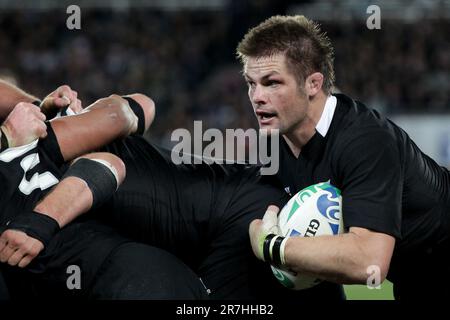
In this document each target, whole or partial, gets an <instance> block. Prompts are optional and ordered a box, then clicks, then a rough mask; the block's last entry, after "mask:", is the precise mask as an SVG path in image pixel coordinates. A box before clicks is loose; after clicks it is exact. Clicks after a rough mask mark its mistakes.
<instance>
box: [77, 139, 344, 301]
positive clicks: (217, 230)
mask: <svg viewBox="0 0 450 320" xmlns="http://www.w3.org/2000/svg"><path fill="white" fill-rule="evenodd" d="M102 151H107V152H110V153H113V154H115V155H117V156H119V158H120V159H122V161H123V162H124V163H125V166H126V168H127V177H126V178H125V180H124V182H123V184H122V185H121V187H120V188H119V189H118V191H117V192H116V193H115V194H114V195H113V197H112V198H111V199H110V201H108V202H107V203H106V204H105V205H104V206H102V207H100V208H98V209H97V210H95V211H93V212H90V213H89V215H87V216H85V218H86V219H89V218H93V217H95V218H97V219H101V220H103V221H104V223H105V224H112V225H113V226H115V227H116V229H117V230H119V231H121V232H122V233H123V234H124V235H125V236H127V237H129V238H131V239H133V240H136V241H139V242H144V243H147V244H151V245H153V246H157V247H160V248H163V249H165V250H167V251H169V252H171V253H173V254H175V255H176V256H177V257H179V258H180V259H181V260H183V262H185V263H186V264H187V265H188V266H189V267H190V268H191V269H192V270H193V271H194V272H195V273H196V274H197V275H198V276H199V277H200V278H201V279H202V283H203V284H204V286H205V287H206V289H207V292H208V293H209V296H210V298H213V299H254V298H261V299H292V300H302V301H307V300H317V299H336V298H337V299H341V298H342V292H341V291H340V288H338V289H337V290H336V289H335V288H334V287H332V288H331V287H330V288H327V290H324V289H323V287H320V286H319V287H317V288H313V289H310V290H304V291H298V292H294V291H291V290H288V289H286V288H284V287H282V285H281V284H279V283H278V281H277V280H276V279H275V277H274V276H273V275H272V272H271V270H270V268H269V267H268V266H267V265H266V264H264V263H262V262H261V261H258V260H257V259H255V258H254V256H253V255H252V251H251V246H250V242H249V237H248V232H247V230H248V225H249V223H250V221H252V220H253V219H255V218H261V217H262V216H263V215H264V212H265V208H266V207H267V206H268V205H269V204H273V203H275V204H277V205H278V206H281V205H283V204H284V203H285V202H286V201H287V196H286V195H285V193H284V192H283V191H282V190H281V188H279V187H274V186H273V183H274V182H273V181H271V177H262V176H260V175H259V167H255V166H245V165H238V164H236V165H219V164H207V163H202V164H192V165H190V164H182V165H175V164H174V163H173V162H172V160H171V152H170V151H169V150H164V149H161V148H158V147H156V146H153V145H151V144H150V143H148V142H147V141H146V140H145V139H143V138H142V137H140V136H136V135H133V136H130V137H127V138H125V139H122V140H117V141H115V142H113V143H111V144H109V145H108V146H106V147H105V148H104V149H102ZM192 163H194V161H192ZM74 236H75V235H74ZM75 238H76V237H75ZM155 261H158V260H155ZM157 264H159V262H158V263H153V265H157Z"/></svg>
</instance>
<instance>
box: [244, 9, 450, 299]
mask: <svg viewBox="0 0 450 320" xmlns="http://www.w3.org/2000/svg"><path fill="white" fill-rule="evenodd" d="M237 53H238V56H239V58H240V59H241V62H242V64H243V71H244V72H243V73H244V76H245V79H246V81H247V83H248V95H249V98H250V101H251V103H252V106H253V109H254V111H255V114H256V116H257V118H258V121H259V125H260V128H264V129H269V130H270V129H279V130H280V133H281V134H282V137H280V140H281V141H280V146H281V147H280V149H281V150H280V158H281V159H280V170H279V172H278V174H277V176H278V178H279V181H280V182H281V184H282V187H283V188H285V189H286V190H289V192H290V193H291V194H295V193H297V192H298V191H299V190H301V189H303V188H305V187H307V186H309V185H312V184H316V183H318V182H325V181H330V183H331V184H333V185H334V186H336V187H337V188H339V189H340V190H341V191H342V197H343V204H342V206H343V207H342V211H343V221H344V226H345V229H346V231H347V232H345V233H344V234H342V235H338V236H320V237H313V238H306V237H291V238H285V239H283V237H281V236H280V238H277V240H276V241H279V242H280V247H279V250H278V251H277V252H274V253H273V254H274V256H275V255H282V257H280V258H281V261H282V262H284V263H283V265H284V266H285V267H287V268H290V269H292V270H294V271H296V272H301V273H306V274H310V275H313V276H316V277H319V278H322V279H325V280H329V281H332V282H335V283H347V284H353V283H360V284H366V282H367V280H368V276H369V275H371V273H369V271H368V270H374V268H370V267H373V266H375V267H376V268H377V269H378V270H379V273H378V275H379V280H380V281H383V280H384V279H385V278H386V277H387V278H388V279H390V280H391V281H392V282H393V283H394V295H395V297H396V299H436V298H437V299H442V298H445V297H449V293H450V291H449V290H450V286H449V284H450V280H449V277H447V276H446V275H447V274H448V272H449V271H450V267H449V264H448V263H446V262H445V261H446V260H445V256H446V255H447V254H448V252H450V251H449V249H450V245H449V243H450V242H449V241H450V240H449V235H450V232H449V231H450V230H449V229H450V223H449V222H450V173H449V171H448V170H447V169H445V168H443V167H441V166H439V165H438V164H437V163H436V162H435V161H434V160H433V159H431V158H430V157H428V156H427V155H425V154H424V153H423V152H421V150H420V149H419V148H418V147H417V146H416V145H415V144H414V142H413V141H412V140H411V139H410V138H409V136H408V135H407V134H406V133H405V132H404V131H403V130H402V129H401V128H399V127H398V126H397V125H395V124H394V123H393V122H392V121H390V120H388V119H386V118H385V117H383V116H382V115H380V114H379V113H378V112H377V111H375V110H373V109H370V108H368V107H366V106H365V105H364V104H362V103H361V102H358V101H355V100H353V99H352V98H350V97H348V96H346V95H343V94H333V93H332V87H333V84H334V80H335V77H334V71H333V48H332V45H331V43H330V40H329V39H328V37H327V36H326V34H324V33H322V31H321V30H320V28H319V26H318V25H317V24H316V23H314V22H313V21H311V20H309V19H307V18H305V17H304V16H274V17H272V18H269V19H268V20H266V21H264V22H262V23H261V24H260V25H258V26H257V27H255V28H253V29H251V30H250V31H249V32H248V33H247V34H246V35H245V36H244V38H243V40H242V41H241V42H240V44H239V45H238V47H237ZM249 233H250V238H251V244H252V248H253V251H254V253H255V254H256V256H257V257H258V258H260V259H264V257H263V247H264V245H261V243H264V239H265V238H266V236H267V231H265V228H263V224H262V220H260V219H256V220H255V221H253V222H252V223H251V225H250V228H249ZM261 240H262V241H261ZM277 258H278V257H277ZM272 259H273V257H267V260H269V261H267V262H270V263H273V260H272ZM370 272H372V271H370Z"/></svg>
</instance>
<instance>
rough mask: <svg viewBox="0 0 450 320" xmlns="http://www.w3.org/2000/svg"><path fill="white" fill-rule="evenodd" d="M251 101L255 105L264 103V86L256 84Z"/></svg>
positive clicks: (265, 100)
mask: <svg viewBox="0 0 450 320" xmlns="http://www.w3.org/2000/svg"><path fill="white" fill-rule="evenodd" d="M252 101H253V103H254V104H257V105H264V104H266V102H267V97H266V93H265V90H264V88H263V87H262V86H261V85H256V87H255V89H254V90H253V94H252Z"/></svg>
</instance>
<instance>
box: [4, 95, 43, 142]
mask: <svg viewBox="0 0 450 320" xmlns="http://www.w3.org/2000/svg"><path fill="white" fill-rule="evenodd" d="M44 121H45V115H44V114H43V113H42V112H41V110H40V108H39V107H37V106H35V105H34V104H31V103H26V102H20V103H18V104H17V105H16V106H15V107H14V109H13V111H11V113H10V114H9V115H8V117H7V118H6V120H5V121H4V122H3V124H2V126H1V128H2V131H3V133H4V134H5V135H6V138H7V139H8V145H9V147H17V146H23V145H26V144H28V143H30V142H32V141H34V140H36V139H38V138H45V137H46V136H47V126H46V125H45V122H44Z"/></svg>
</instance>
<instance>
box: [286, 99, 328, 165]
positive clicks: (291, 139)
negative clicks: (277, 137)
mask: <svg viewBox="0 0 450 320" xmlns="http://www.w3.org/2000/svg"><path fill="white" fill-rule="evenodd" d="M327 98H328V96H327V95H326V94H325V93H323V92H320V93H319V94H317V95H316V96H314V97H313V98H312V99H310V101H309V107H308V110H307V113H306V117H305V119H304V120H303V121H302V123H300V124H299V125H298V126H297V128H295V129H294V130H292V131H290V132H287V133H285V134H283V138H284V140H285V141H286V143H287V144H288V146H289V148H290V149H291V152H292V153H293V154H294V156H295V157H296V158H298V157H299V155H300V152H301V150H302V147H303V146H304V145H306V144H307V143H308V141H309V140H311V138H312V137H313V136H314V134H315V133H316V126H317V123H318V122H319V120H320V117H321V116H322V113H323V110H324V108H325V103H326V101H327Z"/></svg>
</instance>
